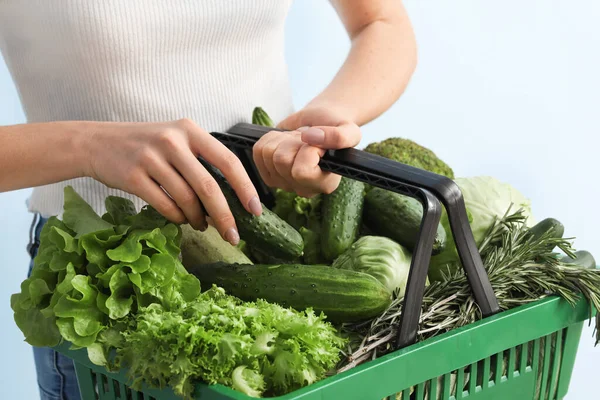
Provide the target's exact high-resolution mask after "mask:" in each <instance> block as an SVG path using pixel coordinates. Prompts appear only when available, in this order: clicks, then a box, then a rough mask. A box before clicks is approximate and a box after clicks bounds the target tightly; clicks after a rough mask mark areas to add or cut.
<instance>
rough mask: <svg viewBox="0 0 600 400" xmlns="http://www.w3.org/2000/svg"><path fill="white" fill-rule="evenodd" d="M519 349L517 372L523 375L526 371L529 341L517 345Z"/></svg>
mask: <svg viewBox="0 0 600 400" xmlns="http://www.w3.org/2000/svg"><path fill="white" fill-rule="evenodd" d="M519 348H520V349H521V353H520V360H519V368H518V370H519V374H521V375H523V374H525V372H527V359H528V357H529V354H528V352H529V343H525V344H522V345H521V346H519Z"/></svg>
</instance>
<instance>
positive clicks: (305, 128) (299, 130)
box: [296, 126, 309, 132]
mask: <svg viewBox="0 0 600 400" xmlns="http://www.w3.org/2000/svg"><path fill="white" fill-rule="evenodd" d="M308 128H309V127H308V126H301V127H300V128H298V129H296V130H297V131H298V132H304V131H305V130H307V129H308Z"/></svg>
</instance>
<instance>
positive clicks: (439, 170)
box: [364, 137, 454, 179]
mask: <svg viewBox="0 0 600 400" xmlns="http://www.w3.org/2000/svg"><path fill="white" fill-rule="evenodd" d="M364 151H366V152H367V153H371V154H377V155H379V156H382V157H385V158H389V159H390V160H394V161H398V162H400V163H402V164H407V165H411V166H413V167H416V168H421V169H424V170H426V171H430V172H433V173H436V174H439V175H444V176H446V177H448V178H450V179H454V171H452V168H450V167H449V166H448V165H447V164H446V163H445V162H443V161H442V160H440V159H439V158H438V157H437V156H436V155H435V154H434V153H433V151H431V150H429V149H428V148H425V147H423V146H421V145H419V144H417V143H415V142H413V141H412V140H410V139H403V138H397V137H393V138H389V139H385V140H383V141H381V142H377V143H371V144H369V145H368V146H367V147H365V149H364Z"/></svg>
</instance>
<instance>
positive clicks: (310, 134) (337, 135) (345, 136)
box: [302, 123, 361, 149]
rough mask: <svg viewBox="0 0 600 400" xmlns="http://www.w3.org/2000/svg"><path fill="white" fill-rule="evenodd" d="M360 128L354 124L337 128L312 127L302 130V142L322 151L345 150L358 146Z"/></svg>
mask: <svg viewBox="0 0 600 400" xmlns="http://www.w3.org/2000/svg"><path fill="white" fill-rule="evenodd" d="M360 139H361V132H360V128H359V127H358V126H357V125H356V124H354V123H345V124H341V125H338V126H312V127H310V128H306V129H303V130H302V141H303V142H304V143H306V144H310V145H312V146H317V147H320V148H322V149H346V148H350V147H354V146H356V145H358V143H359V142H360Z"/></svg>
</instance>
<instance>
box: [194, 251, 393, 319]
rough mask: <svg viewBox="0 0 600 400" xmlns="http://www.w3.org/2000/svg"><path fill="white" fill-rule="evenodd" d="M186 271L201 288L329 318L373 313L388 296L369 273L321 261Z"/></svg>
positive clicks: (219, 265)
mask: <svg viewBox="0 0 600 400" xmlns="http://www.w3.org/2000/svg"><path fill="white" fill-rule="evenodd" d="M188 271H189V272H190V273H191V274H193V275H195V276H196V277H197V278H198V279H199V280H200V282H202V285H203V287H206V288H208V287H210V286H212V285H213V284H216V285H217V286H220V287H222V288H223V289H225V291H227V292H228V293H229V294H232V295H234V296H236V297H239V298H240V299H242V300H246V301H253V300H256V299H259V298H260V299H264V300H266V301H268V302H271V303H277V304H280V305H282V306H284V307H292V308H294V309H296V310H300V311H303V310H305V309H307V308H309V307H311V308H313V309H314V310H315V311H316V312H317V313H320V312H323V313H324V314H325V315H327V318H328V319H329V320H331V321H333V322H340V323H341V322H355V321H362V320H366V319H369V318H373V317H375V316H378V315H380V314H381V313H382V312H383V311H384V310H385V309H386V308H387V307H388V306H389V305H390V304H391V301H392V298H391V294H390V291H389V290H388V289H387V288H386V287H385V286H384V285H383V284H382V283H381V282H379V281H378V280H377V279H376V278H374V277H372V276H371V275H368V274H366V273H363V272H358V271H352V270H345V269H337V268H331V267H330V266H327V265H302V264H281V265H264V264H261V265H259V264H255V265H245V264H224V263H215V264H210V265H201V266H197V267H195V268H194V267H192V268H188Z"/></svg>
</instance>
